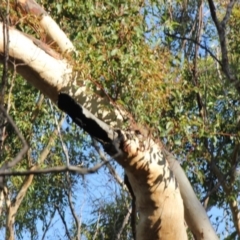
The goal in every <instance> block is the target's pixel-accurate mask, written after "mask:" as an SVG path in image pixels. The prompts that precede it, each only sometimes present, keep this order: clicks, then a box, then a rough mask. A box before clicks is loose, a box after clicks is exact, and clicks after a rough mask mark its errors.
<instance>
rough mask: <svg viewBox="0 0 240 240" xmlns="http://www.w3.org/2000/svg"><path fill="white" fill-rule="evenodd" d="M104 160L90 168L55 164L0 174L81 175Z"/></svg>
mask: <svg viewBox="0 0 240 240" xmlns="http://www.w3.org/2000/svg"><path fill="white" fill-rule="evenodd" d="M105 164H106V162H102V163H99V164H96V165H95V166H94V167H92V168H79V167H77V166H57V167H51V168H45V169H37V170H28V171H12V172H10V171H8V172H6V171H0V176H26V175H31V174H34V175H37V174H47V173H62V172H72V173H78V174H81V175H85V174H91V173H95V172H97V171H98V170H99V169H100V168H101V167H102V166H103V165H105Z"/></svg>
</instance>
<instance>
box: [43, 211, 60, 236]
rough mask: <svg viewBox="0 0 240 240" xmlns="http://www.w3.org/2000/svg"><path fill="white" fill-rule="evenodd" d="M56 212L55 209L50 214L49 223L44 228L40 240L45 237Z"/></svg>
mask: <svg viewBox="0 0 240 240" xmlns="http://www.w3.org/2000/svg"><path fill="white" fill-rule="evenodd" d="M56 210H57V209H56V208H55V209H54V211H53V212H52V214H51V216H50V220H49V223H48V224H46V228H45V230H44V232H43V236H42V240H44V239H45V235H46V234H47V231H48V230H49V227H50V225H51V223H52V220H53V217H54V215H55V213H56Z"/></svg>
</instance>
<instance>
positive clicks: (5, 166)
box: [0, 106, 29, 171]
mask: <svg viewBox="0 0 240 240" xmlns="http://www.w3.org/2000/svg"><path fill="white" fill-rule="evenodd" d="M0 110H1V111H2V113H3V114H4V115H5V117H6V118H7V120H8V122H9V123H10V124H11V125H12V127H13V129H14V131H15V132H16V133H17V135H18V137H19V138H20V140H21V142H22V144H23V148H22V149H21V151H20V152H19V153H18V154H17V156H16V157H15V158H14V159H13V160H12V161H10V162H7V163H5V164H3V166H2V167H1V168H0V170H1V171H3V170H6V169H10V168H12V167H14V166H15V165H16V164H17V163H18V162H20V161H21V160H22V158H23V156H24V154H25V153H26V152H27V150H28V148H29V146H28V144H27V142H26V141H25V139H24V137H23V136H22V134H21V132H20V131H19V129H18V127H17V126H16V124H15V123H14V121H13V119H12V118H11V117H10V116H9V115H8V114H7V112H6V111H5V109H4V108H3V107H2V106H0Z"/></svg>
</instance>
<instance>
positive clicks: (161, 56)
mask: <svg viewBox="0 0 240 240" xmlns="http://www.w3.org/2000/svg"><path fill="white" fill-rule="evenodd" d="M235 2H237V1H233V0H231V1H224V3H223V1H212V0H209V1H201V0H200V1H145V2H144V1H140V2H139V1H135V0H134V1H128V0H126V1H107V0H106V1H90V0H89V1H81V0H72V1H50V0H42V1H40V0H39V1H34V0H14V1H13V0H9V1H8V0H4V1H2V2H1V3H0V7H1V21H0V60H1V63H2V72H3V74H2V75H3V77H2V85H1V98H0V101H1V102H0V104H1V106H2V108H1V109H2V110H1V114H2V115H1V116H4V118H5V117H7V116H8V114H7V113H6V112H5V110H3V107H5V108H6V106H8V105H7V101H8V98H7V97H6V96H7V94H6V93H9V91H10V90H9V89H10V88H11V86H10V87H9V83H8V80H7V77H6V76H7V73H8V69H11V70H13V72H16V73H18V74H19V75H21V76H22V78H23V79H25V80H26V81H27V82H28V83H29V84H30V85H32V86H34V88H35V89H37V90H39V91H40V92H41V93H42V94H44V96H45V97H47V98H48V99H50V100H51V102H52V103H54V104H55V105H57V106H58V108H59V109H60V110H62V111H63V112H65V113H66V114H67V115H68V116H70V117H71V119H72V121H73V122H75V123H76V125H78V126H79V127H80V128H81V129H83V130H84V131H85V132H86V133H88V134H89V135H90V136H91V137H92V138H93V139H94V141H97V142H99V143H101V146H102V148H103V149H104V151H105V152H106V153H107V154H108V155H109V156H111V158H112V159H113V160H115V161H116V162H117V163H119V164H120V165H121V166H122V167H123V169H124V171H125V174H126V176H127V179H128V181H129V183H130V186H131V188H132V192H133V199H134V201H135V203H136V209H137V218H138V219H137V223H134V224H136V225H137V227H136V239H137V240H149V239H156V240H157V239H166V240H169V239H172V240H173V239H188V238H190V239H211V240H214V239H218V236H217V233H216V229H217V228H214V227H213V226H212V223H213V222H212V221H211V222H210V220H209V218H208V215H207V210H209V209H211V207H213V206H216V207H218V208H220V209H224V211H226V212H227V213H229V214H230V217H229V222H230V223H229V226H231V227H230V228H231V230H229V231H228V235H229V236H230V237H234V236H237V235H238V234H240V213H239V209H238V200H239V195H238V189H239V185H238V183H239V177H238V167H239V159H238V149H239V136H238V135H239V119H238V115H239V114H238V111H239V95H238V93H239V91H240V88H239V82H238V81H239V80H238V64H237V63H238V58H239V55H238V51H239V49H238V46H239V45H238V44H237V43H238V41H239V37H238V34H239V33H238V27H237V26H238V24H239V25H240V21H239V19H240V12H239V10H238V7H237V4H236V6H235ZM211 44H212V45H213V46H212V45H211ZM16 91H17V90H16ZM18 95H19V96H21V91H20V90H19V91H17V92H16V96H18ZM25 101H28V100H26V99H25ZM50 106H52V105H50ZM16 111H17V110H14V112H16ZM10 113H11V111H10ZM9 115H11V114H9ZM16 116H17V113H16ZM42 117H43V115H42ZM9 121H10V120H9ZM4 126H5V125H4V122H3V123H1V128H2V129H4ZM3 133H4V131H3V130H1V134H2V139H3V141H2V143H1V144H2V145H1V146H4V139H5V138H6V139H7V136H5V135H4V136H5V138H3ZM25 138H26V140H27V141H30V140H29V139H30V136H26V137H25ZM73 138H74V136H73ZM75 138H77V136H75ZM33 139H34V137H33ZM24 141H25V140H24V139H23V143H24ZM4 149H5V150H6V148H4V147H1V151H2V152H3V151H5V150H4ZM32 155H34V154H32ZM1 156H3V155H1ZM176 157H177V159H176ZM21 159H22V156H21V157H20V158H19V159H16V158H15V159H14V160H12V161H10V160H9V159H5V160H1V161H2V165H1V169H0V173H1V175H2V183H1V189H2V192H3V193H2V195H1V197H2V198H1V204H2V203H3V202H4V201H7V197H6V196H7V192H6V188H5V187H4V181H3V180H4V179H6V178H7V176H8V175H11V174H13V173H14V171H13V167H16V166H17V164H19V163H20V160H21ZM43 159H44V157H43ZM180 163H181V165H180ZM25 167H26V166H25ZM47 167H50V166H47ZM67 167H69V166H67ZM36 169H38V170H39V168H38V167H37V166H34V167H33V165H32V166H30V167H28V171H30V173H32V175H30V176H34V171H35V170H36ZM68 170H69V171H75V170H76V172H77V171H79V173H83V172H81V168H80V167H75V168H72V170H70V167H69V168H68ZM28 174H29V173H28ZM38 174H39V173H38ZM3 175H5V177H6V178H5V177H4V178H3ZM26 179H27V180H25V184H26V182H27V181H29V186H30V182H31V181H32V180H31V181H30V178H26ZM190 182H191V183H190ZM53 184H54V183H53ZM193 188H194V189H193ZM199 198H200V200H201V201H202V203H201V202H200V200H199ZM4 199H5V200H4ZM19 199H20V198H18V200H19ZM21 201H22V199H21V200H19V205H20V202H21ZM9 206H10V205H9ZM11 206H12V208H10V207H9V209H11V211H12V212H11V211H10V210H9V211H8V221H7V228H6V229H7V230H6V231H7V233H8V234H9V235H8V236H10V237H9V239H14V236H13V235H14V234H13V233H12V231H11V228H12V226H13V224H14V218H15V217H14V216H15V213H16V211H17V208H14V207H13V205H11ZM133 235H134V234H133Z"/></svg>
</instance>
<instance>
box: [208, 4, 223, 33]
mask: <svg viewBox="0 0 240 240" xmlns="http://www.w3.org/2000/svg"><path fill="white" fill-rule="evenodd" d="M208 5H209V9H210V12H211V16H212V20H213V22H214V23H215V25H216V27H217V30H218V31H219V28H220V23H219V20H218V18H217V14H216V7H215V5H214V2H213V1H212V0H208Z"/></svg>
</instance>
